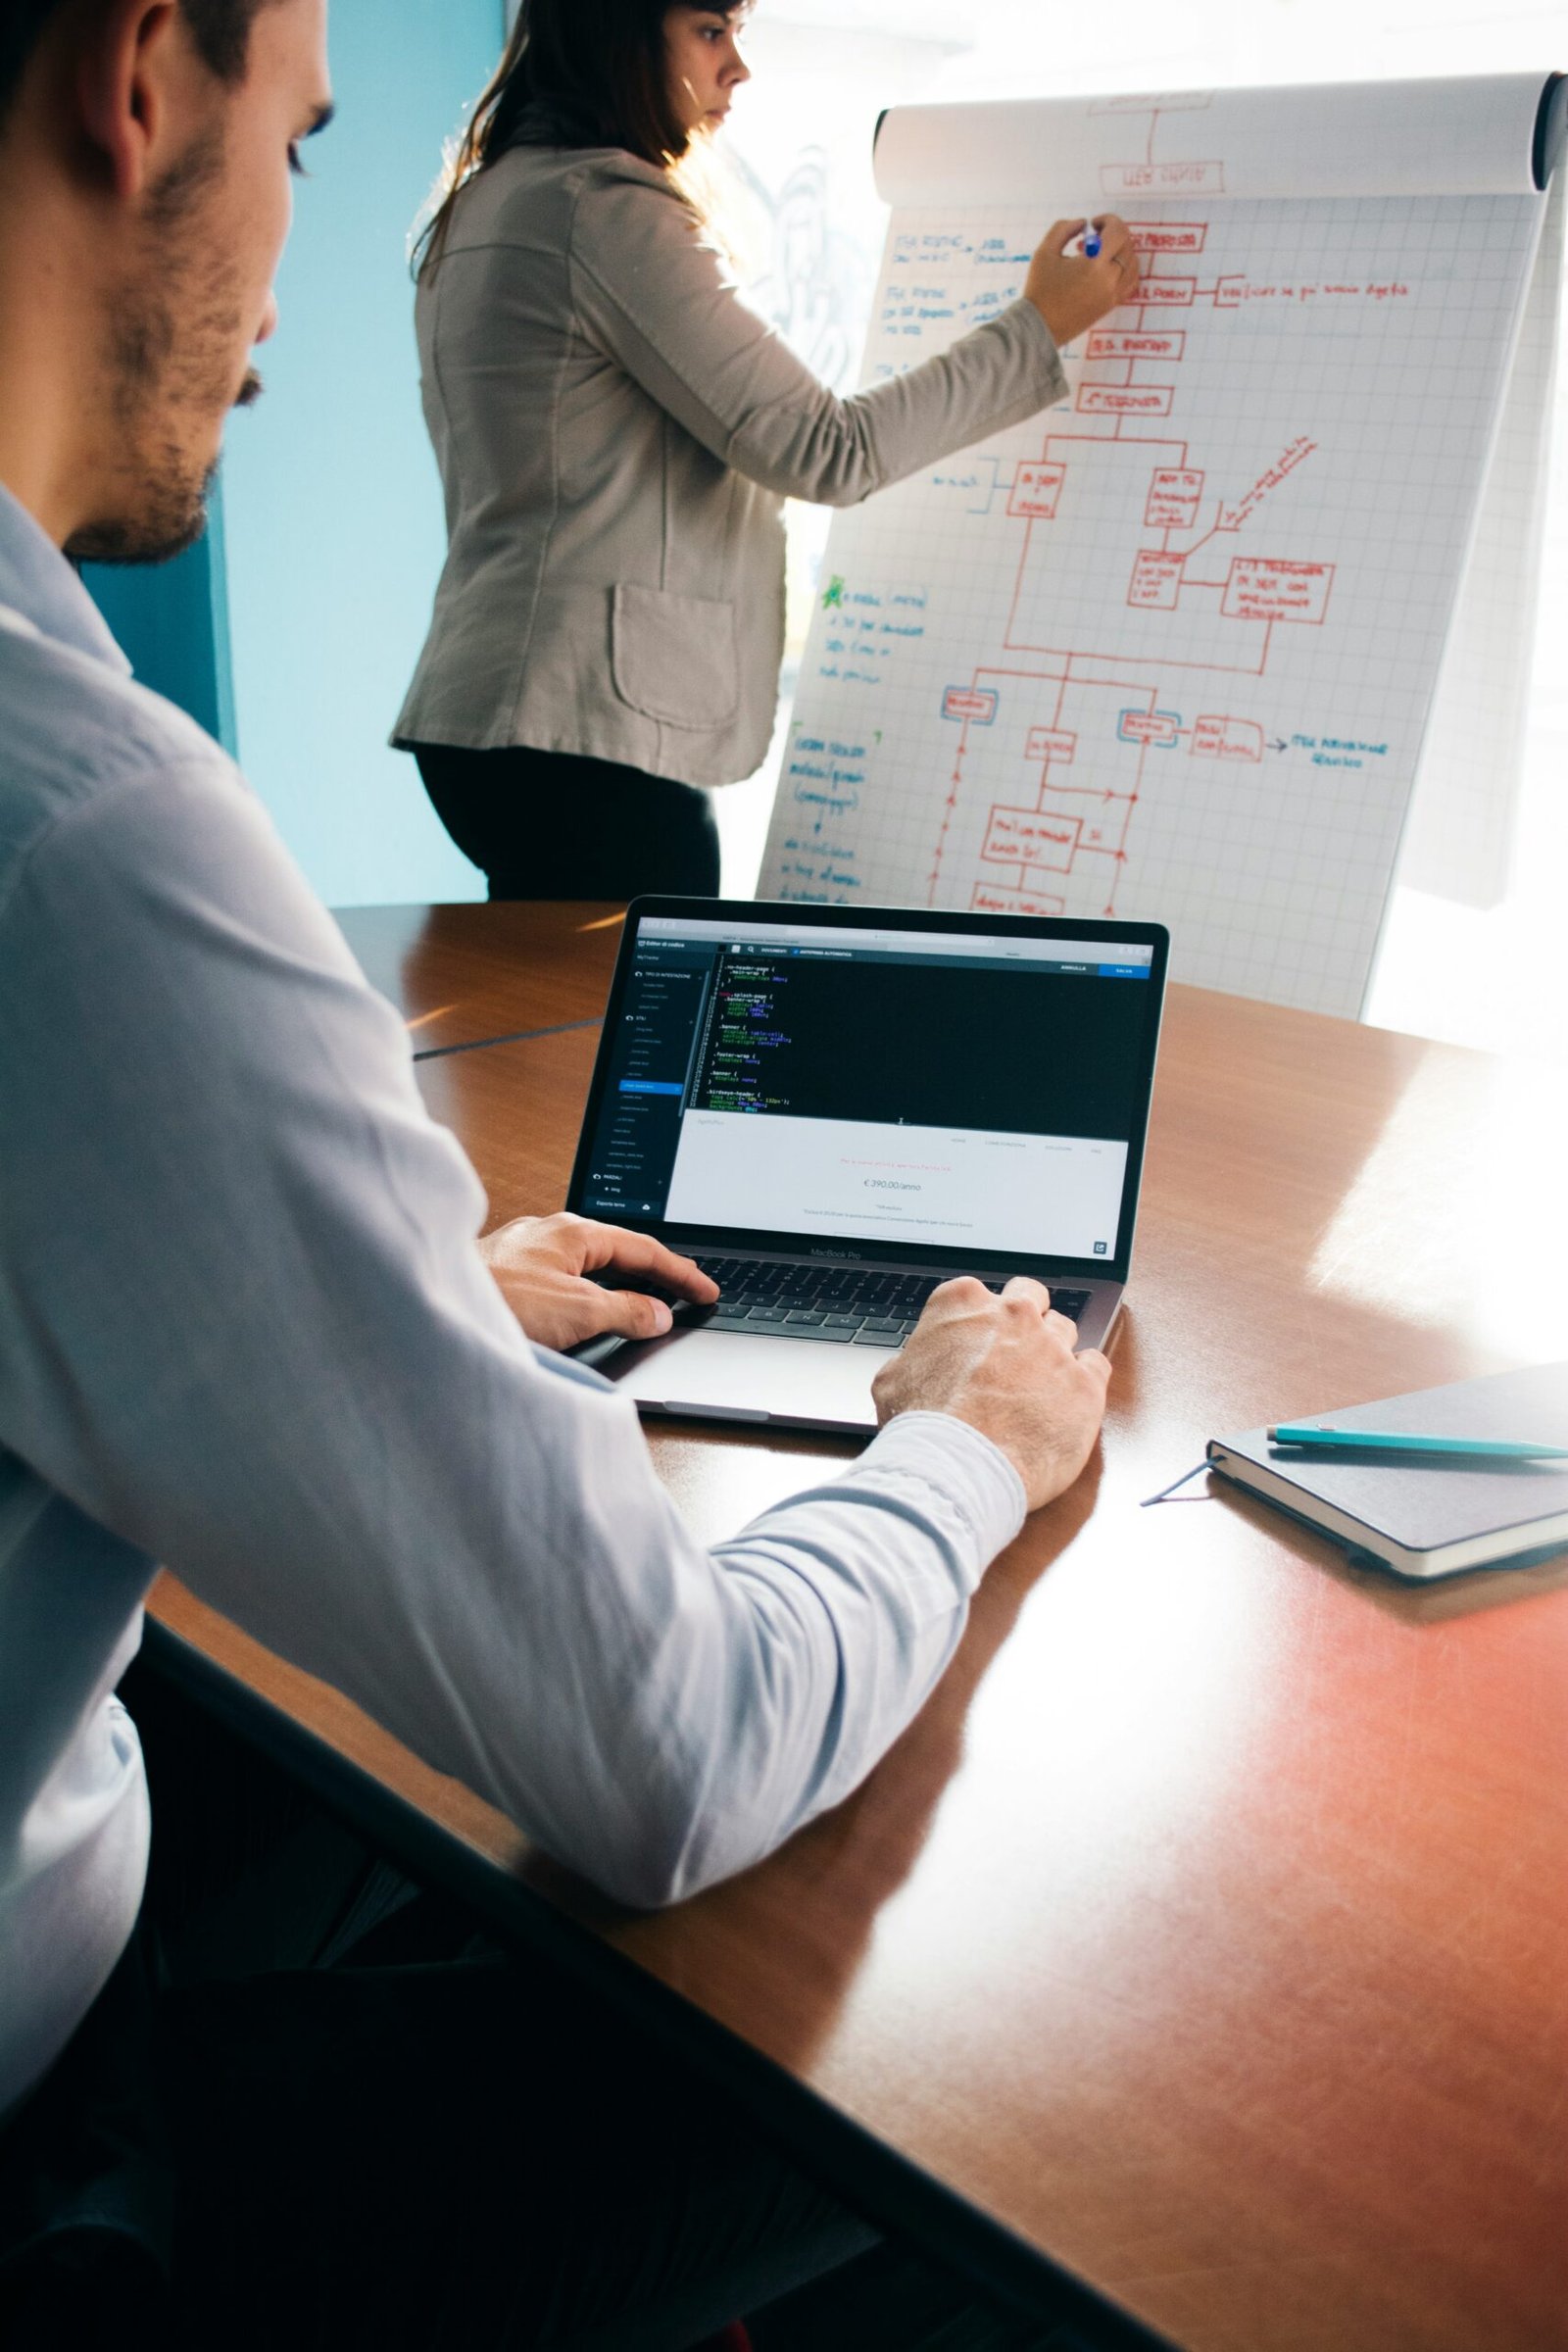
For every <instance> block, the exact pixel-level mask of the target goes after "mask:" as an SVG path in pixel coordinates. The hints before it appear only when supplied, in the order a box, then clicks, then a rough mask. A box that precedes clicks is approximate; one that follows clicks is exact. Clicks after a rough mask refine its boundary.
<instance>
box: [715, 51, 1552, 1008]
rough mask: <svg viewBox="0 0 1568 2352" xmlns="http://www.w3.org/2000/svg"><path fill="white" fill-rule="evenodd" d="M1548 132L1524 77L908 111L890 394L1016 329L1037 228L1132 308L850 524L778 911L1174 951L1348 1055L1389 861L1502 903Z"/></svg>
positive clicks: (1430, 884) (878, 310) (894, 149)
mask: <svg viewBox="0 0 1568 2352" xmlns="http://www.w3.org/2000/svg"><path fill="white" fill-rule="evenodd" d="M1553 111H1554V110H1552V109H1551V108H1547V107H1545V106H1544V81H1543V77H1542V76H1539V75H1503V76H1497V77H1495V78H1493V79H1485V80H1479V81H1476V80H1470V81H1464V82H1457V81H1456V82H1435V83H1434V82H1428V83H1377V84H1370V85H1364V86H1363V85H1353V86H1347V87H1333V88H1319V89H1290V90H1264V91H1224V92H1214V93H1203V92H1184V93H1177V94H1164V95H1151V96H1145V97H1138V98H1115V99H1107V100H1103V101H1093V100H1085V99H1080V100H1071V101H1025V102H1007V103H1005V104H1001V105H989V106H962V107H951V108H942V107H917V108H907V109H900V110H896V111H895V112H894V113H892V114H891V115H890V116H889V117H888V118H887V119H886V121H885V123H884V124H883V128H882V133H881V137H880V139H879V143H878V151H877V166H878V177H879V183H880V185H881V187H882V191H883V193H884V195H885V196H886V197H887V198H888V200H889V201H890V203H891V204H892V205H893V207H894V211H893V218H892V221H891V223H890V226H889V231H888V239H887V247H886V252H885V254H884V258H883V266H882V271H881V276H880V280H879V284H878V290H877V296H876V304H875V310H874V313H873V320H872V328H871V334H870V338H869V342H868V347H867V355H866V369H865V374H866V381H867V382H876V381H879V380H882V379H884V378H886V377H888V376H890V375H893V374H897V373H900V372H902V371H903V370H904V369H905V368H908V367H910V366H912V365H916V364H918V363H919V362H920V361H921V360H923V359H925V358H927V357H929V356H930V355H931V354H933V353H935V352H937V351H939V350H941V349H944V348H945V347H946V345H947V344H948V343H949V342H951V341H952V340H953V339H954V338H955V337H956V335H958V334H960V333H962V332H963V331H964V330H965V329H966V328H967V327H969V326H972V325H975V324H977V323H979V322H980V321H981V320H982V319H986V318H988V317H991V316H994V315H995V313H996V312H997V311H998V310H1000V309H1001V308H1002V307H1004V306H1005V304H1006V303H1008V302H1010V301H1012V300H1013V299H1015V298H1016V296H1017V295H1018V294H1019V293H1020V292H1021V290H1022V285H1023V278H1024V272H1025V270H1026V269H1027V266H1028V261H1029V256H1030V253H1031V251H1032V249H1033V246H1034V245H1035V243H1036V242H1037V240H1038V238H1039V236H1040V234H1041V233H1042V231H1043V230H1044V228H1045V227H1046V225H1047V224H1048V222H1049V221H1051V220H1052V219H1053V218H1054V217H1066V216H1071V215H1074V214H1077V215H1082V214H1083V213H1085V212H1087V211H1094V212H1103V211H1115V212H1119V213H1120V214H1122V215H1123V216H1124V217H1125V218H1126V219H1127V220H1128V221H1130V222H1131V223H1132V224H1133V227H1134V232H1135V236H1136V239H1137V243H1138V246H1139V249H1140V259H1141V263H1142V267H1143V272H1144V274H1143V280H1142V283H1141V286H1140V290H1139V294H1138V297H1137V299H1136V301H1135V302H1134V303H1133V304H1131V305H1129V306H1127V307H1126V308H1125V309H1122V310H1119V311H1117V312H1116V313H1114V314H1113V315H1112V316H1111V317H1109V318H1107V319H1104V320H1103V322H1102V324H1101V325H1100V326H1099V327H1097V328H1096V329H1095V330H1094V332H1093V333H1091V334H1090V335H1088V336H1086V337H1085V338H1083V339H1082V340H1081V342H1080V343H1079V344H1078V345H1077V346H1076V347H1075V348H1074V349H1073V350H1072V351H1071V352H1070V353H1068V354H1067V355H1066V359H1067V374H1068V380H1069V386H1070V390H1069V395H1068V398H1067V399H1066V400H1065V401H1064V402H1062V403H1061V404H1060V405H1059V406H1058V407H1056V408H1054V409H1053V410H1050V411H1046V412H1043V413H1042V414H1041V416H1040V417H1037V418H1035V419H1033V420H1032V421H1031V422H1030V423H1028V424H1026V425H1022V426H1018V427H1016V428H1014V429H1013V430H1011V431H1009V432H1007V433H1005V434H1004V435H1001V436H999V437H998V438H997V439H995V440H993V441H990V442H987V443H985V444H983V445H981V446H979V447H976V448H974V449H971V450H967V451H965V452H964V453H963V454H962V455H961V456H960V457H957V458H954V459H951V460H948V461H946V462H944V463H943V464H941V465H938V466H933V467H931V468H930V469H929V470H928V471H927V472H925V473H923V474H921V475H919V476H916V477H915V478H913V479H911V480H909V481H907V482H905V483H902V484H899V485H897V486H896V487H894V488H892V489H890V490H887V491H885V492H882V493H880V494H879V495H877V496H876V497H874V498H872V499H870V500H868V501H867V502H866V504H865V505H864V506H863V507H860V508H858V509H857V510H854V511H853V512H850V513H847V514H844V515H837V516H835V518H834V522H833V528H832V532H831V534H830V537H829V541H828V548H827V555H826V559H825V562H824V565H823V571H822V577H821V581H820V583H819V590H818V607H817V611H816V613H815V616H814V619H813V624H812V629H811V634H810V638H809V644H808V648H807V653H806V659H805V662H804V665H803V669H802V677H801V686H800V692H799V696H798V698H797V702H796V707H795V711H794V716H793V721H792V726H791V730H790V738H789V745H788V749H787V751H786V755H785V760H784V766H783V774H782V777H781V781H780V787H779V795H778V801H777V805H776V808H775V811H774V817H773V824H772V830H771V833H770V836H769V841H768V847H767V852H766V856H765V858H764V861H763V870H762V877H761V883H760V888H761V890H762V891H763V892H764V893H765V894H767V895H772V896H778V897H782V898H790V899H800V900H826V901H833V902H839V903H847V904H853V903H856V902H859V903H862V904H865V905H872V904H877V903H883V902H896V903H912V904H915V905H930V906H937V907H975V908H986V909H992V910H995V911H998V912H1009V911H1010V912H1018V913H1040V914H1052V913H1066V914H1072V915H1101V914H1103V913H1110V912H1114V913H1120V914H1123V915H1128V916H1134V917H1145V918H1148V917H1152V918H1155V919H1159V920H1163V921H1166V922H1168V923H1169V924H1170V925H1171V928H1172V932H1173V939H1174V969H1175V970H1176V972H1177V973H1178V975H1179V976H1180V977H1183V978H1185V979H1188V980H1192V981H1197V982H1199V983H1201V984H1202V985H1205V986H1208V987H1214V988H1223V989H1230V990H1235V991H1238V992H1240V993H1243V994H1247V995H1251V996H1257V997H1261V998H1265V999H1268V1000H1271V1001H1273V1002H1277V1003H1285V1004H1293V1005H1305V1006H1309V1007H1313V1008H1315V1009H1319V1010H1323V1011H1330V1012H1339V1013H1352V1014H1353V1013H1355V1012H1356V1011H1358V1010H1359V1008H1360V1005H1361V1003H1362V1000H1363V997H1364V994H1365V990H1366V986H1367V981H1368V978H1369V975H1370V971H1371V966H1372V961H1373V957H1374V955H1375V952H1376V947H1377V940H1378V935H1379V930H1380V927H1381V923H1382V919H1383V913H1384V908H1385V906H1386V904H1387V900H1388V896H1389V892H1390V888H1391V885H1392V882H1393V879H1394V876H1395V872H1396V869H1397V864H1398V860H1399V857H1400V849H1401V842H1402V841H1404V842H1406V844H1407V864H1406V867H1405V869H1404V870H1406V871H1407V872H1408V873H1409V876H1410V878H1411V879H1414V880H1418V881H1420V882H1421V883H1422V884H1423V885H1424V886H1425V887H1427V888H1429V889H1440V890H1448V891H1449V892H1450V893H1452V894H1454V895H1465V896H1471V897H1480V898H1485V897H1486V896H1488V895H1489V894H1490V895H1495V892H1496V890H1497V889H1498V888H1499V887H1500V882H1501V879H1502V876H1503V874H1504V871H1505V867H1506V858H1507V846H1508V831H1509V818H1510V814H1511V808H1512V795H1513V791H1514V785H1515V768H1516V765H1517V750H1518V737H1519V728H1520V716H1521V712H1522V710H1523V702H1524V693H1525V688H1526V685H1527V683H1528V675H1527V673H1528V656H1529V648H1530V644H1531V636H1532V622H1533V611H1534V585H1535V573H1536V568H1537V563H1538V559H1539V532H1538V517H1539V511H1540V503H1541V493H1542V488H1543V480H1544V452H1545V425H1546V419H1547V417H1548V415H1549V397H1550V389H1551V376H1552V368H1553V364H1554V356H1555V329H1556V317H1557V301H1556V294H1557V280H1558V274H1559V272H1560V266H1561V230H1560V213H1559V206H1558V201H1557V198H1556V195H1555V192H1554V193H1553V194H1552V196H1551V197H1549V198H1548V196H1547V195H1546V194H1544V192H1543V190H1542V188H1541V186H1540V185H1539V184H1538V181H1539V180H1540V179H1542V178H1544V177H1545V176H1546V172H1545V165H1546V162H1547V159H1548V157H1549V151H1550V145H1551V134H1552V129H1553V122H1552V117H1553ZM1516 360H1517V365H1516ZM1494 453H1495V463H1494V462H1493V461H1494ZM1467 581H1468V587H1467Z"/></svg>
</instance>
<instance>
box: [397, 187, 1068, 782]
mask: <svg viewBox="0 0 1568 2352" xmlns="http://www.w3.org/2000/svg"><path fill="white" fill-rule="evenodd" d="M416 324H417V333H418V342H419V362H420V369H421V376H422V393H423V401H424V414H425V419H426V422H427V423H428V425H429V428H430V437H431V439H432V441H433V442H434V444H435V452H436V459H437V462H438V464H439V466H440V468H441V478H442V482H443V484H444V486H445V491H446V510H447V530H448V534H449V540H450V548H449V553H448V556H447V562H446V567H445V569H444V571H443V572H442V575H441V581H440V585H439V587H438V588H437V590H436V597H435V609H434V613H433V615H432V618H431V622H430V633H429V636H428V637H427V639H426V641H425V646H424V651H423V653H422V654H421V655H420V657H419V662H418V666H417V669H416V671H415V674H414V680H413V683H412V685H411V686H410V688H409V692H408V698H407V700H406V701H405V703H404V706H403V710H402V712H401V714H400V716H399V718H398V722H397V728H396V732H395V734H394V736H393V741H394V742H395V743H399V744H405V745H406V744H410V743H441V744H460V745H468V746H471V747H473V748H475V749H479V750H489V749H492V748H495V747H497V746H500V745H507V744H526V745H531V746H534V747H536V748H538V749H541V750H546V751H563V752H577V753H589V754H593V755H595V756H597V757H598V758H600V759H603V760H619V761H622V762H624V763H625V764H626V765H628V766H632V767H640V768H643V769H646V770H648V771H649V772H651V773H653V774H655V775H661V776H672V777H675V778H677V779H679V780H680V781H682V782H684V783H688V784H728V783H733V782H734V781H735V780H736V779H737V778H739V777H742V776H748V775H750V774H751V773H752V772H753V771H754V769H756V768H757V767H759V766H760V763H761V761H762V759H763V757H764V755H765V754H766V751H767V746H768V740H769V737H770V735H771V733H772V727H773V717H774V709H775V705H776V701H777V695H778V672H779V662H780V658H781V654H782V650H783V641H784V528H783V518H782V505H783V501H784V500H785V499H786V498H802V499H811V500H815V501H818V502H819V503H821V504H824V505H827V506H853V505H855V504H856V503H857V502H858V500H860V499H862V498H864V497H866V496H867V494H868V493H869V492H871V491H873V490H878V489H880V488H881V487H882V486H883V485H884V484H885V483H887V482H894V481H897V480H899V478H900V477H901V476H902V475H905V474H908V473H912V472H915V471H917V470H918V469H919V468H920V467H921V466H929V465H931V464H933V463H934V462H935V461H936V460H937V459H939V458H942V457H945V456H947V455H948V454H949V453H950V452H952V451H954V450H956V449H961V448H963V447H965V446H966V445H967V444H968V443H970V442H973V441H978V440H980V439H982V438H983V437H984V436H986V435H987V434H990V433H994V432H997V431H998V430H1000V429H1001V428H1002V427H1004V426H1005V425H1010V424H1016V423H1018V422H1020V421H1021V420H1022V419H1023V418H1025V417H1030V416H1032V415H1033V414H1034V413H1035V412H1036V411H1037V410H1039V409H1041V408H1044V407H1045V406H1047V405H1048V404H1049V403H1050V402H1052V401H1054V400H1059V399H1060V397H1061V395H1062V393H1063V392H1064V390H1065V388H1066V386H1065V381H1064V379H1063V376H1062V372H1061V367H1060V363H1059V362H1058V360H1057V357H1056V351H1055V346H1054V343H1053V341H1052V338H1051V334H1050V331H1049V329H1048V328H1047V326H1046V325H1045V322H1044V320H1043V319H1041V317H1040V314H1039V313H1038V311H1036V310H1035V308H1034V306H1033V305H1032V304H1031V303H1028V302H1022V301H1020V302H1016V303H1014V304H1013V305H1012V306H1011V307H1010V308H1009V309H1007V310H1005V311H1004V312H1003V313H1002V314H1001V316H1000V317H999V318H997V319H994V320H992V321H991V322H990V323H989V324H987V325H985V326H981V327H977V328H975V329H974V330H973V332H972V333H970V334H967V335H965V336H963V337H962V338H961V339H960V340H959V341H958V342H956V344H954V346H953V347H952V349H951V350H950V351H948V352H946V353H945V354H944V355H943V356H942V357H941V358H938V359H933V360H927V361H925V362H924V363H922V365H920V366H919V367H916V368H910V369H909V370H908V372H907V374H905V375H902V376H898V377H896V378H894V379H893V380H891V381H889V382H887V383H883V384H878V385H877V386H876V387H875V389H874V390H872V391H869V392H862V393H860V394H859V395H858V397H856V398H855V399H853V400H840V399H838V398H837V397H836V396H835V395H834V394H833V393H832V392H830V391H828V390H827V389H826V388H825V387H824V386H823V385H822V384H821V383H819V382H818V380H817V378H816V377H815V376H814V375H813V374H812V373H811V372H810V370H809V368H806V367H804V366H803V365H802V364H801V362H800V361H799V360H797V359H796V358H795V356H794V354H793V353H792V352H791V351H790V349H789V348H788V346H787V345H786V344H785V343H784V342H782V341H781V340H780V338H779V337H778V336H777V335H776V334H775V333H774V332H773V331H772V330H771V328H769V327H768V326H767V325H766V324H765V323H764V322H763V321H762V320H761V319H760V318H759V317H758V316H757V314H756V313H755V312H754V311H752V310H750V309H749V308H748V307H747V305H746V304H745V303H744V302H743V301H742V300H741V298H740V296H739V295H738V294H737V292H736V291H735V287H734V283H733V280H732V278H731V276H730V274H729V273H728V271H727V270H726V267H725V265H724V263H723V261H722V259H721V258H720V256H719V255H718V254H717V253H716V252H715V251H714V250H713V248H712V246H711V244H709V243H707V242H705V241H704V238H703V236H702V233H701V232H700V230H699V229H698V227H697V226H696V224H695V222H694V219H693V216H692V213H691V211H690V210H689V208H688V206H687V205H686V203H685V202H684V201H683V199H682V198H681V196H680V195H679V194H678V193H677V191H676V190H675V188H674V187H672V186H671V184H670V182H669V180H668V179H667V178H666V177H665V175H664V174H663V172H660V171H657V170H656V169H654V167H653V166H651V165H647V164H642V163H639V162H638V161H637V160H636V159H635V157H633V156H630V155H626V154H624V153H622V152H621V151H619V150H618V149H613V148H611V149H606V148H594V149H589V150H582V149H573V148H560V147H517V148H514V149H513V150H512V151H511V152H510V153H508V154H506V155H504V156H502V157H501V158H499V159H498V161H497V162H496V163H494V164H493V165H491V166H490V167H489V169H488V170H486V171H484V172H481V173H480V174H479V175H478V176H477V178H475V179H474V180H473V181H471V182H470V184H469V186H468V187H467V188H466V190H465V191H464V193H463V195H462V196H461V197H460V198H459V200H458V203H457V206H456V208H455V211H454V215H453V221H452V233H451V238H450V241H449V243H448V245H447V248H446V251H445V253H444V255H443V257H442V259H441V260H440V262H439V263H438V264H437V265H436V267H435V268H434V269H433V270H426V271H425V274H424V276H423V278H422V279H421V280H420V284H419V289H418V294H417V302H416Z"/></svg>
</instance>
